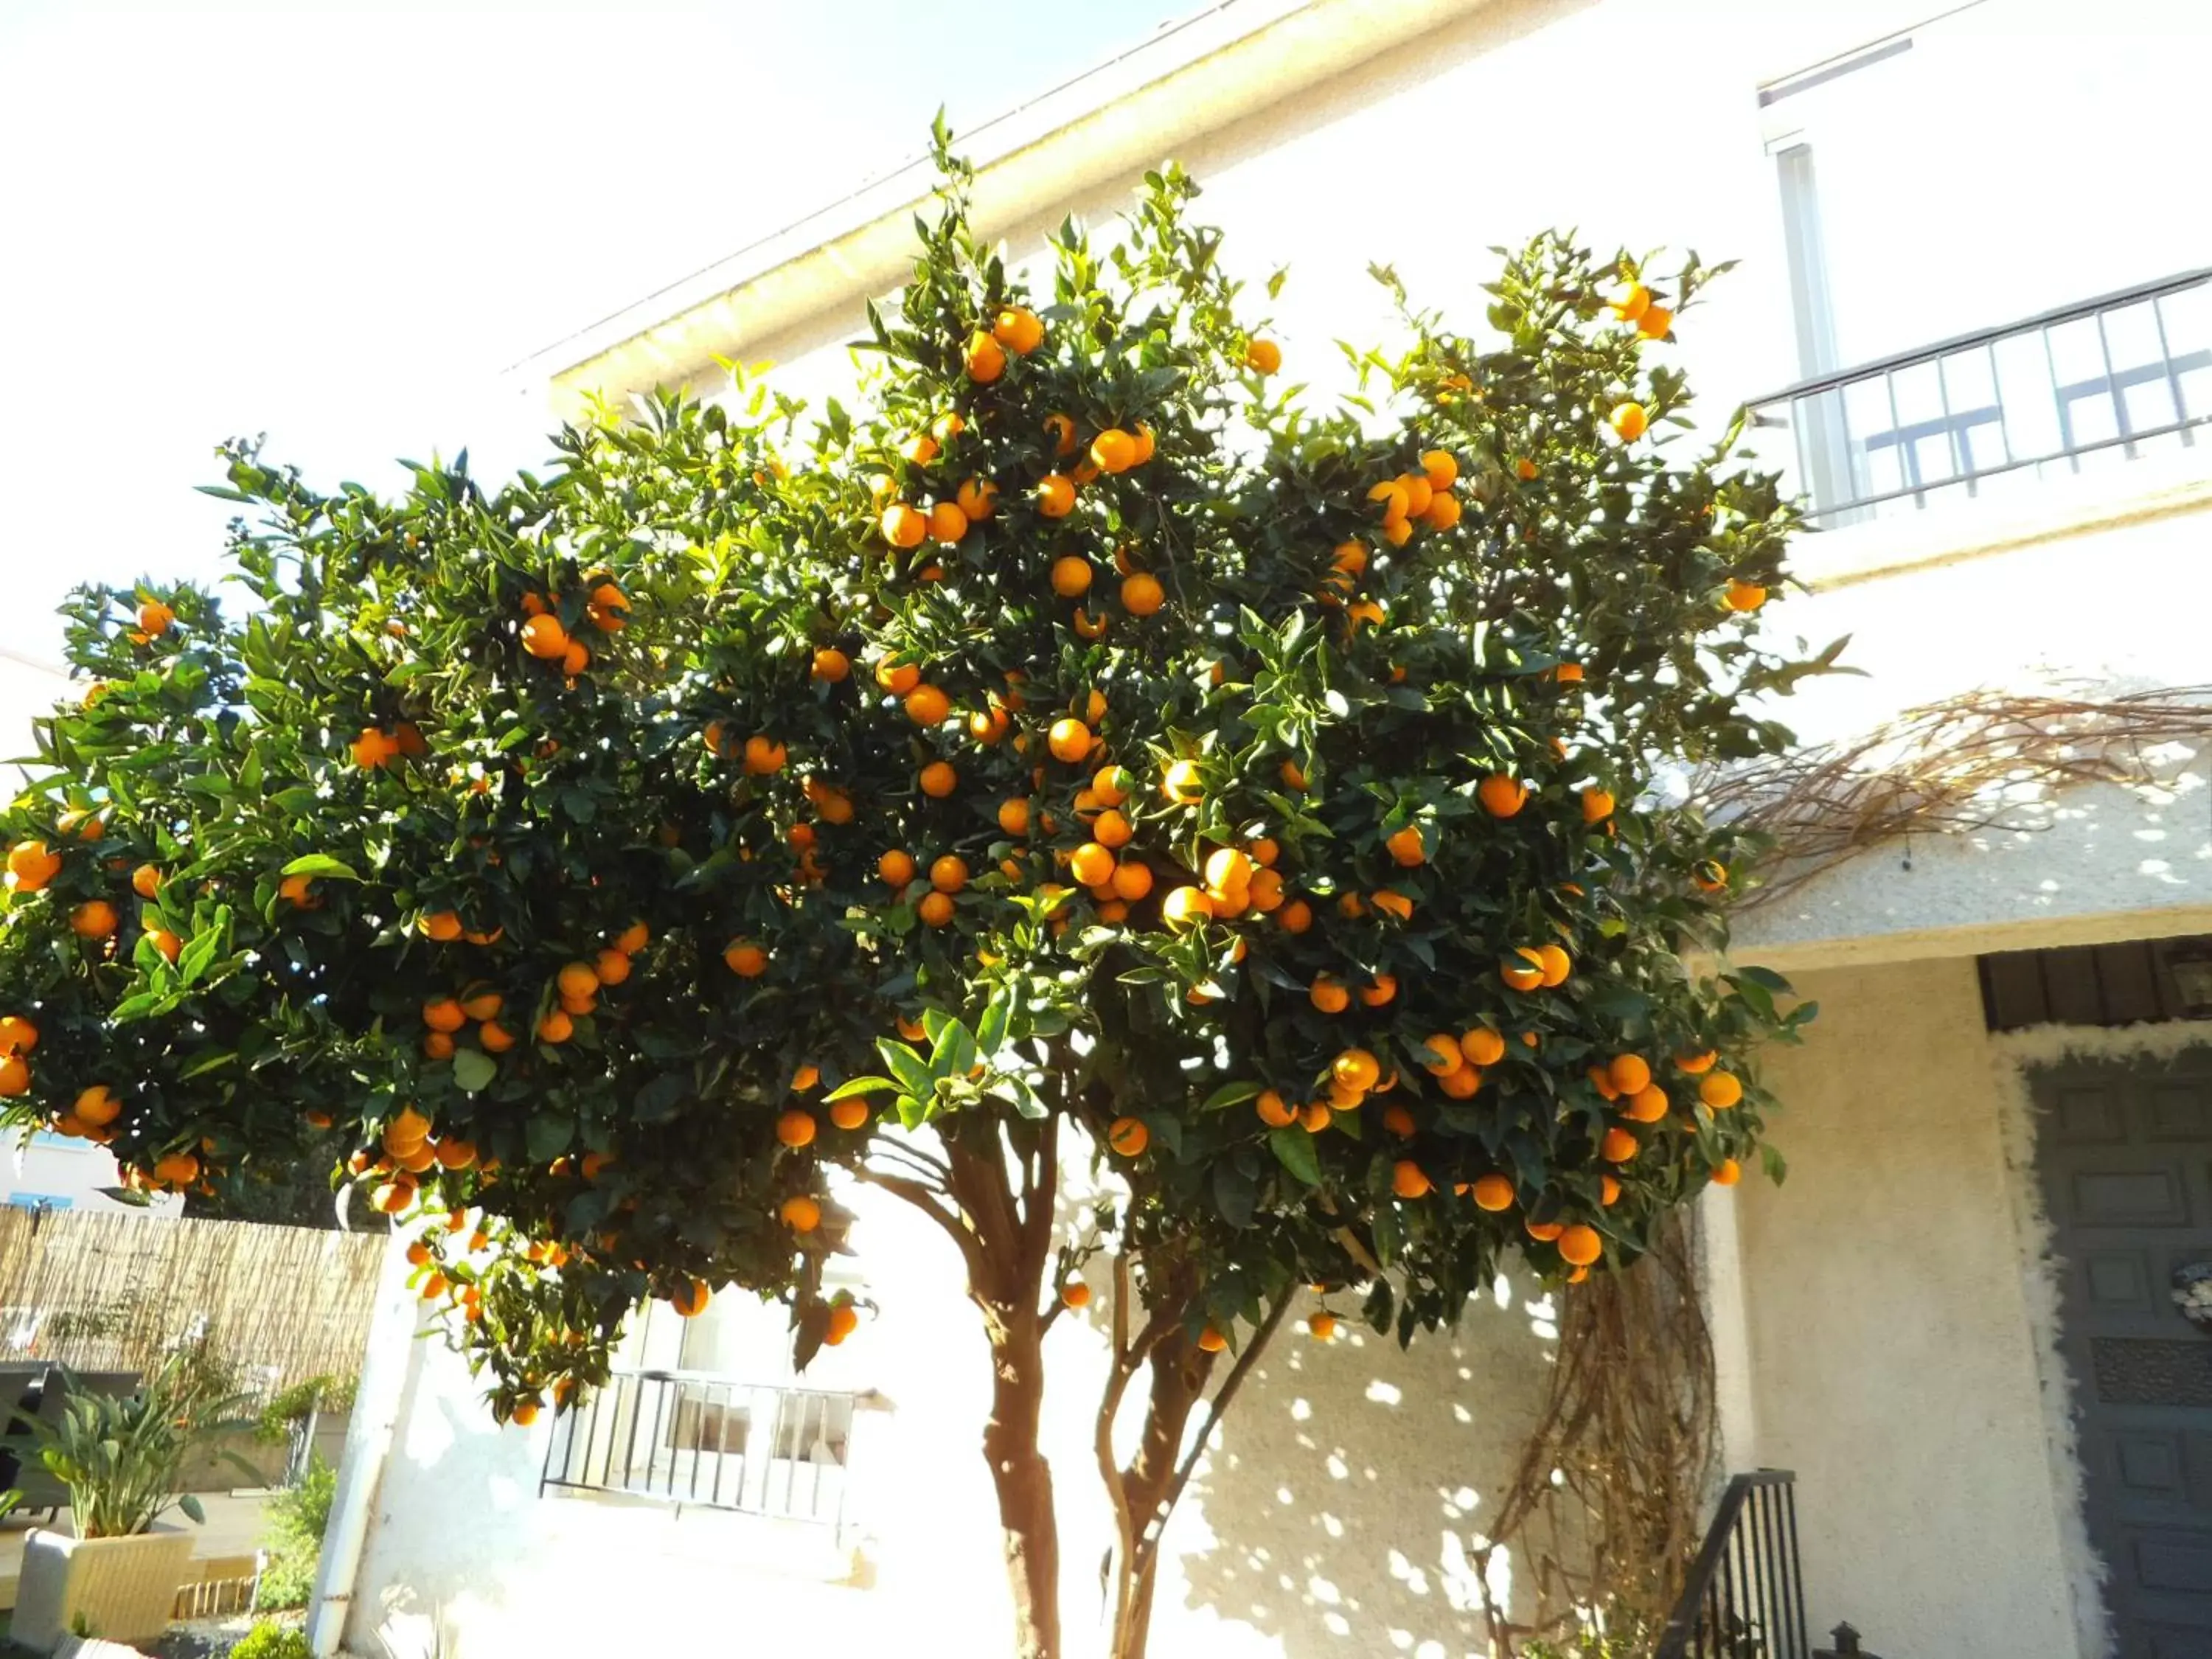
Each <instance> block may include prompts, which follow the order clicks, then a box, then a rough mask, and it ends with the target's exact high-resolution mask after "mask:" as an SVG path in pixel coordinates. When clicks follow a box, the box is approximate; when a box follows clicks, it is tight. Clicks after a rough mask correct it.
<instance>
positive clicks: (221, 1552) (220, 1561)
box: [0, 1492, 267, 1607]
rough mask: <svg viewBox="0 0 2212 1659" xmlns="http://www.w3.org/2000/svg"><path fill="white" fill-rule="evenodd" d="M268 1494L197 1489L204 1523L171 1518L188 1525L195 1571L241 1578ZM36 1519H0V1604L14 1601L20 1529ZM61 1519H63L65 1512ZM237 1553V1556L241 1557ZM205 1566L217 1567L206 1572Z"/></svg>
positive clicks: (259, 1530) (258, 1536) (257, 1540)
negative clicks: (205, 1513) (196, 1524)
mask: <svg viewBox="0 0 2212 1659" xmlns="http://www.w3.org/2000/svg"><path fill="white" fill-rule="evenodd" d="M266 1501H267V1494H266V1493H264V1492H202V1493H201V1494H200V1502H201V1503H202V1504H204V1505H205V1506H206V1509H207V1524H206V1525H205V1526H204V1527H191V1522H189V1521H186V1520H185V1519H184V1517H183V1516H179V1515H172V1516H170V1517H169V1518H170V1520H171V1521H173V1522H178V1523H179V1524H181V1525H184V1526H186V1527H191V1529H192V1531H193V1533H194V1534H196V1536H195V1537H194V1539H193V1541H192V1559H193V1561H194V1562H195V1563H198V1564H204V1565H202V1566H201V1569H200V1573H199V1576H200V1577H209V1578H217V1577H222V1578H228V1577H246V1576H247V1575H249V1574H251V1573H252V1571H253V1552H254V1551H255V1550H257V1549H258V1548H259V1547H260V1546H261V1534H262V1532H263V1522H262V1518H261V1510H262V1505H263V1504H264V1503H265V1502H266ZM40 1524H41V1523H40V1522H38V1521H36V1520H30V1519H27V1518H25V1517H24V1516H21V1515H11V1516H9V1517H8V1518H7V1519H6V1520H4V1521H0V1607H14V1606H15V1574H16V1570H17V1569H18V1568H19V1567H21V1565H22V1561H23V1534H25V1533H27V1532H28V1531H30V1529H31V1528H33V1527H35V1526H38V1525H40ZM63 1524H64V1525H66V1524H67V1518H66V1516H64V1517H63ZM241 1558H242V1559H241ZM210 1567H214V1568H218V1569H219V1571H209V1570H208V1569H209V1568H210Z"/></svg>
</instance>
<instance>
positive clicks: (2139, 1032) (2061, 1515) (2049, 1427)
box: [1987, 1020, 2212, 1659]
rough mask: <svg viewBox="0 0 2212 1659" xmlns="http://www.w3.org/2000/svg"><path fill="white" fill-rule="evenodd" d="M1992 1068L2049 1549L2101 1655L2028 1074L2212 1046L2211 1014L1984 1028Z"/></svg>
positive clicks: (2104, 1640) (2108, 1633)
mask: <svg viewBox="0 0 2212 1659" xmlns="http://www.w3.org/2000/svg"><path fill="white" fill-rule="evenodd" d="M1987 1041H1988V1042H1989V1045H1990V1053H1991V1054H1992V1055H1993V1057H1994V1063H1995V1065H1996V1068H1997V1072H1998V1097H1999V1099H2000V1101H2001V1103H2002V1107H2001V1115H2002V1122H2001V1127H2002V1135H2003V1145H2004V1153H2005V1166H2006V1175H2007V1180H2006V1182H2005V1189H2006V1191H2007V1192H2008V1193H2009V1194H2011V1197H2012V1204H2013V1231H2014V1241H2015V1246H2016V1249H2017V1250H2018V1254H2019V1259H2020V1263H2021V1285H2022V1286H2023V1288H2024V1290H2025V1291H2026V1300H2027V1313H2028V1331H2029V1335H2030V1338H2031V1340H2032V1346H2033V1352H2034V1360H2035V1372H2036V1380H2037V1382H2038V1383H2039V1385H2040V1386H2039V1389H2038V1392H2039V1395H2040V1397H2041V1400H2042V1403H2043V1421H2044V1449H2045V1454H2046V1455H2047V1456H2048V1458H2049V1461H2050V1466H2051V1498H2052V1503H2053V1507H2054V1508H2055V1509H2056V1510H2057V1516H2058V1534H2059V1549H2060V1553H2061V1554H2062V1556H2063V1559H2064V1561H2065V1565H2066V1589H2067V1595H2068V1599H2069V1601H2070V1603H2071V1604H2072V1607H2073V1611H2074V1630H2075V1640H2076V1642H2077V1644H2078V1646H2079V1653H2080V1659H2106V1656H2108V1655H2109V1654H2110V1653H2111V1652H2112V1647H2113V1637H2112V1630H2111V1627H2110V1625H2109V1622H2108V1620H2107V1618H2106V1608H2105V1597H2104V1588H2103V1586H2104V1576H2105V1568H2104V1559H2103V1558H2102V1556H2100V1554H2099V1553H2098V1552H2097V1549H2096V1547H2095V1546H2094V1545H2093V1543H2092V1542H2091V1541H2090V1537H2089V1519H2088V1510H2087V1495H2088V1493H2087V1473H2086V1471H2085V1470H2084V1468H2083V1467H2082V1462H2081V1448H2080V1443H2079V1439H2078V1437H2077V1436H2076V1435H2075V1429H2074V1407H2075V1378H2074V1375H2073V1372H2072V1370H2071V1369H2070V1368H2069V1366H2068V1364H2067V1363H2066V1356H2065V1353H2064V1352H2063V1349H2062V1348H2061V1346H2060V1340H2059V1339H2060V1331H2059V1305H2060V1296H2059V1293H2060V1288H2061V1287H2060V1279H2061V1276H2062V1275H2061V1269H2060V1266H2059V1260H2058V1257H2057V1252H2056V1249H2055V1245H2056V1240H2057V1227H2056V1226H2055V1225H2053V1223H2052V1221H2051V1216H2050V1213H2049V1212H2048V1211H2047V1209H2046V1208H2045V1204H2044V1201H2043V1182H2042V1172H2041V1170H2040V1168H2039V1164H2038V1163H2037V1158H2036V1152H2037V1147H2036V1129H2037V1120H2036V1108H2035V1100H2034V1097H2033V1091H2032V1090H2031V1087H2030V1084H2029V1073H2031V1072H2033V1071H2038V1070H2040V1069H2042V1068H2044V1067H2046V1066H2062V1065H2066V1064H2069V1063H2080V1062H2084V1061H2087V1062H2092V1063H2095V1062H2103V1063H2107V1064H2123V1065H2124V1064H2128V1063H2130V1062H2134V1063H2138V1064H2158V1063H2163V1062H2165V1061H2167V1060H2172V1059H2173V1058H2175V1057H2176V1056H2177V1055H2179V1054H2182V1053H2184V1052H2185V1051H2186V1050H2189V1049H2193V1048H2212V1023H2208V1022H2205V1021H2202V1020H2178V1021H2172V1022H2167V1023H2162V1024H2154V1025H2122V1026H2092V1025H2039V1026H2033V1027H2030V1028H2029V1029H2027V1030H2018V1031H1992V1032H1990V1033H1989V1034H1988V1036H1987Z"/></svg>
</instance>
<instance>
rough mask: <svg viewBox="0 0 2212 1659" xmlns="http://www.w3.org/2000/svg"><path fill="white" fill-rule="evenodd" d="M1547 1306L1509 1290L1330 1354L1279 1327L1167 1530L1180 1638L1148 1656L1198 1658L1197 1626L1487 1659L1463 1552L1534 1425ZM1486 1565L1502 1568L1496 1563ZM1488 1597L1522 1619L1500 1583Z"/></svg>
mask: <svg viewBox="0 0 2212 1659" xmlns="http://www.w3.org/2000/svg"><path fill="white" fill-rule="evenodd" d="M1524 1298H1525V1299H1524ZM1552 1313H1553V1304H1551V1302H1550V1301H1549V1300H1548V1299H1547V1297H1545V1295H1544V1293H1543V1292H1542V1291H1541V1288H1540V1287H1537V1286H1534V1285H1522V1284H1518V1283H1515V1284H1513V1285H1510V1286H1509V1287H1508V1288H1507V1289H1506V1290H1505V1291H1504V1292H1503V1293H1502V1294H1501V1295H1500V1296H1498V1297H1488V1298H1479V1299H1477V1300H1475V1301H1474V1302H1471V1303H1470V1304H1468V1310H1467V1312H1466V1314H1465V1316H1464V1317H1463V1318H1462V1321H1461V1322H1460V1325H1459V1327H1458V1328H1457V1329H1456V1330H1451V1331H1443V1332H1437V1333H1436V1334H1431V1335H1426V1336H1417V1337H1416V1338H1415V1340H1414V1341H1413V1346H1411V1347H1410V1348H1409V1349H1406V1350H1401V1349H1400V1348H1399V1347H1398V1346H1397V1343H1396V1342H1395V1340H1393V1339H1390V1338H1388V1337H1380V1336H1377V1335H1376V1334H1375V1333H1374V1332H1373V1331H1371V1330H1369V1329H1368V1328H1365V1327H1364V1326H1360V1325H1355V1324H1354V1323H1353V1322H1352V1321H1351V1320H1346V1322H1344V1323H1343V1324H1342V1325H1341V1326H1340V1328H1339V1330H1338V1333H1337V1336H1336V1338H1335V1340H1334V1341H1332V1342H1330V1343H1328V1344H1322V1343H1317V1342H1315V1341H1313V1340H1310V1339H1309V1338H1308V1337H1306V1336H1305V1334H1304V1332H1303V1330H1300V1329H1298V1328H1295V1327H1292V1328H1288V1329H1287V1330H1286V1332H1285V1334H1284V1335H1282V1336H1280V1337H1279V1338H1278V1339H1277V1341H1276V1344H1275V1346H1273V1348H1272V1349H1271V1350H1270V1352H1268V1353H1267V1356H1266V1357H1265V1358H1263V1359H1262V1361H1261V1363H1260V1364H1258V1365H1256V1366H1255V1368H1254V1370H1253V1371H1252V1373H1251V1375H1250V1376H1249V1378H1248V1379H1247V1381H1246V1383H1245V1386H1244V1390H1243V1394H1242V1395H1240V1396H1239V1398H1238V1400H1237V1403H1236V1405H1235V1407H1233V1408H1232V1409H1231V1411H1230V1412H1229V1413H1227V1414H1226V1416H1225V1419H1224V1421H1223V1424H1222V1425H1221V1426H1220V1428H1219V1429H1218V1431H1217V1432H1216V1435H1215V1437H1214V1445H1213V1448H1212V1449H1211V1450H1210V1451H1209V1452H1208V1454H1207V1455H1206V1459H1205V1461H1204V1462H1201V1463H1200V1466H1199V1470H1198V1473H1197V1474H1196V1475H1194V1478H1193V1480H1192V1482H1191V1486H1190V1489H1189V1491H1188V1493H1187V1494H1186V1496H1185V1498H1184V1501H1183V1504H1182V1507H1181V1509H1180V1510H1178V1511H1177V1512H1176V1516H1175V1518H1174V1520H1173V1521H1172V1522H1170V1536H1169V1541H1168V1542H1169V1548H1168V1550H1167V1552H1166V1555H1167V1557H1168V1559H1167V1562H1166V1563H1165V1564H1164V1582H1163V1583H1162V1585H1161V1591H1160V1604H1159V1605H1160V1614H1161V1616H1160V1619H1159V1621H1158V1622H1159V1623H1160V1624H1161V1625H1162V1626H1167V1625H1169V1624H1170V1623H1173V1624H1174V1625H1176V1626H1179V1627H1180V1629H1179V1630H1178V1632H1176V1636H1170V1633H1169V1632H1168V1631H1166V1630H1164V1629H1163V1630H1162V1631H1161V1632H1159V1636H1160V1637H1161V1638H1167V1639H1156V1640H1155V1643H1154V1650H1153V1651H1154V1659H1182V1654H1183V1652H1184V1651H1185V1650H1186V1648H1188V1651H1190V1652H1192V1653H1195V1652H1196V1651H1197V1649H1196V1648H1195V1647H1190V1646H1188V1640H1189V1633H1190V1632H1194V1629H1195V1628H1196V1626H1197V1624H1199V1623H1201V1622H1209V1621H1206V1620H1205V1614H1206V1613H1212V1614H1213V1615H1215V1616H1216V1617H1218V1619H1219V1620H1222V1621H1224V1622H1225V1623H1229V1624H1235V1625H1243V1626H1249V1627H1250V1628H1252V1629H1254V1630H1255V1631H1257V1632H1260V1633H1261V1635H1263V1636H1266V1637H1271V1638H1275V1641H1276V1643H1279V1648H1278V1647H1277V1646H1276V1645H1275V1644H1269V1645H1268V1646H1267V1648H1266V1649H1265V1651H1267V1652H1270V1653H1272V1652H1275V1651H1279V1652H1280V1653H1281V1654H1282V1655H1283V1656H1284V1659H1342V1656H1344V1655H1346V1654H1347V1653H1358V1654H1377V1655H1381V1654H1388V1653H1404V1654H1408V1655H1411V1656H1414V1659H1447V1656H1450V1659H1456V1656H1459V1655H1461V1654H1463V1653H1468V1652H1481V1651H1486V1650H1487V1646H1488V1638H1487V1634H1486V1625H1485V1622H1484V1620H1483V1618H1482V1615H1481V1613H1480V1607H1481V1600H1482V1597H1481V1586H1480V1581H1479V1578H1478V1577H1477V1569H1476V1566H1475V1565H1474V1559H1473V1552H1474V1547H1475V1544H1476V1541H1478V1540H1479V1539H1480V1536H1481V1534H1482V1531H1483V1521H1484V1517H1485V1516H1486V1514H1488V1513H1494V1511H1495V1508H1496V1497H1495V1493H1496V1491H1497V1488H1498V1485H1499V1483H1501V1482H1502V1481H1503V1480H1505V1479H1506V1478H1507V1476H1508V1475H1509V1474H1510V1472H1511V1471H1512V1469H1513V1467H1514V1465H1515V1463H1516V1461H1517V1459H1518V1458H1519V1456H1520V1454H1521V1449H1522V1443H1523V1437H1525V1435H1526V1434H1527V1432H1528V1430H1529V1428H1530V1427H1531V1425H1533V1424H1534V1420H1535V1418H1536V1415H1537V1411H1538V1408H1539V1405H1540V1402H1541V1398H1542V1395H1543V1390H1544V1386H1545V1383H1546V1379H1547V1375H1548V1372H1549V1370H1550V1368H1551V1366H1552V1364H1553V1355H1554V1351H1555V1346H1556V1328H1555V1327H1554V1325H1553V1322H1552V1318H1551V1315H1552ZM1498 1559H1499V1560H1500V1562H1501V1563H1502V1564H1503V1566H1502V1570H1501V1569H1498V1568H1494V1569H1493V1573H1494V1574H1495V1575H1497V1576H1498V1577H1504V1576H1507V1575H1510V1563H1511V1559H1512V1558H1511V1555H1510V1551H1500V1552H1499V1553H1498ZM1178 1571H1179V1574H1180V1577H1181V1579H1182V1583H1181V1584H1180V1585H1179V1586H1178V1585H1177V1584H1176V1583H1175V1579H1176V1576H1177V1574H1178ZM1492 1588H1493V1590H1494V1591H1495V1592H1497V1593H1498V1595H1499V1597H1500V1599H1501V1600H1502V1601H1505V1603H1506V1605H1508V1606H1510V1607H1512V1608H1513V1611H1514V1613H1515V1615H1516V1617H1517V1616H1520V1615H1521V1614H1522V1613H1525V1611H1526V1609H1525V1607H1522V1606H1520V1605H1518V1603H1519V1602H1520V1601H1522V1597H1520V1596H1518V1595H1513V1593H1512V1588H1513V1587H1512V1586H1511V1585H1510V1582H1509V1583H1499V1582H1497V1577H1494V1578H1493V1584H1492ZM1178 1600H1179V1601H1181V1603H1182V1608H1184V1609H1188V1611H1179V1610H1178V1609H1177V1608H1176V1605H1175V1604H1176V1601H1178ZM1194 1613H1196V1614H1197V1615H1198V1617H1197V1619H1196V1620H1194V1619H1193V1614H1194ZM1177 1637H1181V1638H1182V1639H1181V1640H1178V1639H1176V1638H1177ZM1208 1651H1209V1652H1210V1653H1213V1654H1216V1655H1218V1654H1219V1653H1220V1652H1221V1651H1223V1650H1221V1649H1218V1648H1215V1647H1213V1646H1212V1644H1208Z"/></svg>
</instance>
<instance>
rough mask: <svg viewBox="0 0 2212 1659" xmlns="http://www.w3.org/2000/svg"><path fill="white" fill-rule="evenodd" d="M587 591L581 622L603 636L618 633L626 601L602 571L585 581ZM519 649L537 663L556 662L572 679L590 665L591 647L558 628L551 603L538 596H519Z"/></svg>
mask: <svg viewBox="0 0 2212 1659" xmlns="http://www.w3.org/2000/svg"><path fill="white" fill-rule="evenodd" d="M584 580H585V583H586V586H587V587H588V589H589V592H588V594H587V596H586V599H585V602H584V619H585V620H586V622H588V623H591V625H592V627H593V628H594V629H597V630H598V631H599V632H600V633H602V634H617V633H620V632H621V631H622V630H623V629H624V628H625V627H627V626H628V625H629V597H628V596H627V595H626V594H624V593H623V591H622V589H621V588H619V587H617V586H616V585H615V583H614V582H613V580H611V579H610V578H609V577H608V576H607V574H605V572H604V571H600V572H595V573H593V574H591V575H588V576H586V577H585V578H584ZM521 639H522V648H523V650H525V651H526V652H527V653H529V654H530V655H531V656H532V657H534V658H536V659H538V661H540V662H550V663H557V664H559V665H560V668H561V671H562V674H563V675H565V676H567V677H568V678H569V679H572V680H573V679H574V678H576V676H577V675H579V674H580V673H582V672H583V671H585V670H586V668H589V667H590V666H591V665H592V648H591V647H590V646H588V645H586V644H585V643H584V641H582V640H580V639H578V638H576V637H575V636H574V635H571V634H570V633H569V632H568V629H566V628H564V627H562V625H561V618H560V616H559V614H558V613H557V611H556V609H555V606H554V603H553V602H552V601H550V600H549V599H546V598H545V597H544V595H542V594H538V593H525V594H524V595H523V596H522V629H521Z"/></svg>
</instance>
